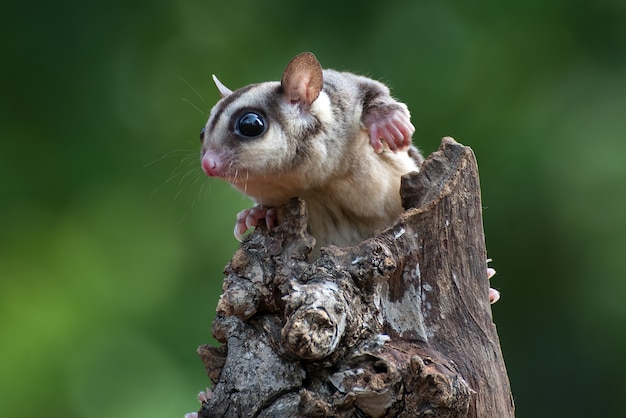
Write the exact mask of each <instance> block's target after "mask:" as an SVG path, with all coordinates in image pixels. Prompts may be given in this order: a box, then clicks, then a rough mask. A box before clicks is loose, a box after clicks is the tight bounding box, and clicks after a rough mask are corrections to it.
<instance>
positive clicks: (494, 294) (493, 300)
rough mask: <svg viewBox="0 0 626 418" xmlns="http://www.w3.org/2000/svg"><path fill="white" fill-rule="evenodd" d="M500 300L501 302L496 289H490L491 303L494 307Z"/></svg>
mask: <svg viewBox="0 0 626 418" xmlns="http://www.w3.org/2000/svg"><path fill="white" fill-rule="evenodd" d="M498 300H500V292H498V291H497V290H496V289H489V303H490V304H492V305H493V304H494V303H496V302H497V301H498Z"/></svg>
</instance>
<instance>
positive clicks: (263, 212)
mask: <svg viewBox="0 0 626 418" xmlns="http://www.w3.org/2000/svg"><path fill="white" fill-rule="evenodd" d="M261 219H263V220H265V225H266V226H267V228H268V229H272V228H274V227H275V226H276V225H277V223H278V213H277V212H276V208H268V207H267V206H263V205H256V206H255V207H252V208H249V209H245V210H242V211H241V212H239V213H238V214H237V222H236V223H235V238H237V239H238V240H239V241H241V240H242V239H243V234H245V233H246V231H248V230H249V229H252V228H255V227H256V226H258V224H259V221H260V220H261Z"/></svg>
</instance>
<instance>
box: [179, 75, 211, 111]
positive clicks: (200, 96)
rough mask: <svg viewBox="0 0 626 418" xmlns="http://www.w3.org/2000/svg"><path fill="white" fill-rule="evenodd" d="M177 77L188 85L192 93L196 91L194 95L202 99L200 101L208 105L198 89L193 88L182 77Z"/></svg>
mask: <svg viewBox="0 0 626 418" xmlns="http://www.w3.org/2000/svg"><path fill="white" fill-rule="evenodd" d="M178 79H179V80H180V81H182V82H183V83H185V84H186V85H187V87H189V88H190V89H191V90H192V91H193V92H194V93H196V96H198V97H199V98H200V100H202V103H204V105H205V106H208V104H207V102H206V100H204V97H202V95H201V94H200V93H199V92H198V90H196V89H195V88H193V86H192V85H191V84H190V83H189V82H188V81H187V80H185V79H184V78H183V77H178Z"/></svg>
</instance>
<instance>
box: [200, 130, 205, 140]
mask: <svg viewBox="0 0 626 418" xmlns="http://www.w3.org/2000/svg"><path fill="white" fill-rule="evenodd" d="M202 141H204V128H202V130H201V131H200V143H202Z"/></svg>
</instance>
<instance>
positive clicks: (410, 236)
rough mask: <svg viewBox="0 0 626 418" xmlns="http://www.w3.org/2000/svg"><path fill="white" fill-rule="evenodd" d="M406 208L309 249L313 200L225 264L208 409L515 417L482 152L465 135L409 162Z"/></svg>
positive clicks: (206, 355) (236, 413)
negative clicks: (345, 243)
mask: <svg viewBox="0 0 626 418" xmlns="http://www.w3.org/2000/svg"><path fill="white" fill-rule="evenodd" d="M401 194H402V198H403V205H404V207H405V209H406V210H405V212H403V213H402V214H401V215H400V217H399V218H398V219H397V221H396V222H395V223H394V224H393V225H392V226H390V227H389V228H387V229H385V230H383V231H380V233H379V234H377V235H376V236H374V237H373V238H370V239H368V240H366V241H364V242H363V243H361V244H360V245H358V246H355V247H350V248H337V247H332V246H331V247H327V248H323V249H322V250H321V256H320V257H319V259H317V260H314V261H311V260H310V258H309V253H310V252H311V249H312V248H313V246H314V239H313V238H312V237H311V236H309V235H308V234H307V230H306V222H307V210H306V204H305V202H304V201H302V200H300V199H293V200H292V201H291V202H289V203H288V204H287V205H285V206H284V207H283V208H281V209H280V214H279V216H280V217H281V218H282V220H281V223H280V225H279V226H278V227H276V228H274V229H273V230H272V231H268V230H267V229H266V228H264V227H262V226H261V227H259V228H257V229H256V230H255V231H254V233H252V234H251V235H249V236H248V237H247V238H246V239H245V240H244V242H243V243H242V244H241V246H240V248H239V250H238V251H237V252H236V253H235V254H234V256H233V258H232V260H231V261H230V263H229V264H228V265H227V266H226V268H225V271H224V273H225V278H224V282H223V293H222V295H221V297H220V301H219V303H218V307H217V317H216V319H215V321H214V322H213V335H214V336H215V338H216V339H217V340H218V341H220V342H221V343H222V346H221V347H212V346H208V345H203V346H201V347H200V348H199V349H198V352H199V354H200V357H201V359H202V361H203V363H204V365H205V367H206V370H207V373H208V375H209V378H210V380H211V382H212V385H213V390H212V391H211V392H209V393H207V395H206V396H205V397H204V399H203V402H202V407H201V409H200V411H199V412H198V416H200V417H205V418H208V417H425V416H428V417H512V416H514V406H513V398H512V395H511V391H510V386H509V381H508V377H507V374H506V369H505V366H504V361H503V358H502V353H501V350H500V343H499V340H498V335H497V332H496V328H495V325H494V324H493V322H492V316H491V307H490V305H489V298H488V291H489V284H488V280H487V276H486V269H487V265H486V264H487V263H486V260H487V254H486V250H485V242H484V232H483V226H482V210H481V200H480V187H479V180H478V168H477V165H476V160H475V157H474V153H473V152H472V150H471V149H470V148H468V147H464V146H462V145H460V144H458V143H457V142H455V141H454V140H453V139H452V138H444V139H443V141H442V144H441V146H440V148H439V150H438V151H436V152H435V153H433V154H432V155H431V156H430V157H429V158H428V159H427V160H426V161H425V162H424V164H423V166H422V169H421V171H420V172H419V173H411V174H408V175H406V176H404V178H403V181H402V190H401Z"/></svg>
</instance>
